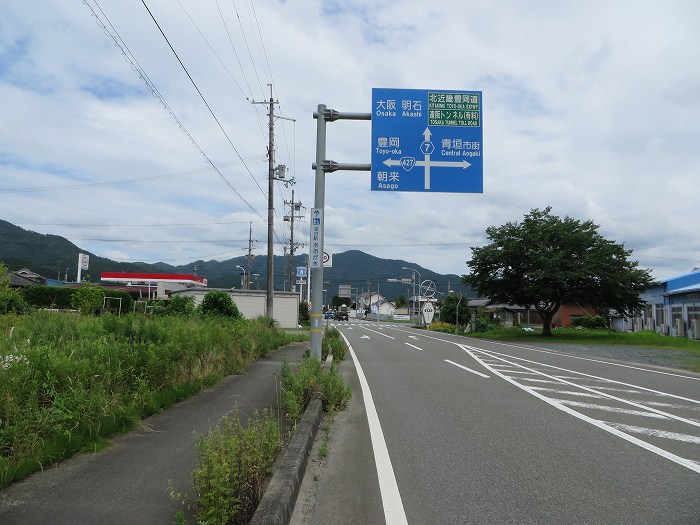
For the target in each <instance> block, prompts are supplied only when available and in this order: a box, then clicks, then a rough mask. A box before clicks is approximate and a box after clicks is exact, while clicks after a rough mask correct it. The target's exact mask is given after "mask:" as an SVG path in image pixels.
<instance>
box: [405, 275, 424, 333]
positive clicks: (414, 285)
mask: <svg viewBox="0 0 700 525" xmlns="http://www.w3.org/2000/svg"><path fill="white" fill-rule="evenodd" d="M401 269H402V270H410V271H412V272H413V297H414V300H413V305H412V306H411V317H413V310H414V309H415V303H416V301H415V297H416V274H418V280H419V282H423V278H422V277H421V276H420V272H419V271H418V270H416V269H415V268H409V267H408V266H402V267H401ZM418 294H419V297H418V315H420V311H421V307H420V302H421V301H420V284H419V285H418ZM420 324H421V326H423V321H421V323H420Z"/></svg>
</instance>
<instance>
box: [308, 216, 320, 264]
mask: <svg viewBox="0 0 700 525" xmlns="http://www.w3.org/2000/svg"><path fill="white" fill-rule="evenodd" d="M322 232H323V210H322V209H321V208H311V243H310V253H309V257H310V258H309V267H310V268H323V233H322Z"/></svg>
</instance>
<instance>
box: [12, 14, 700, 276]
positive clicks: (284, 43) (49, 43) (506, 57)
mask: <svg viewBox="0 0 700 525" xmlns="http://www.w3.org/2000/svg"><path fill="white" fill-rule="evenodd" d="M181 1H182V5H183V6H184V7H185V9H187V13H189V15H190V16H191V17H192V19H193V20H194V21H195V22H196V24H197V26H198V28H199V30H201V31H202V33H203V34H204V35H205V36H206V39H207V41H208V42H209V44H207V42H205V41H204V39H203V38H202V36H201V34H200V33H199V31H198V29H197V28H195V26H194V25H193V23H192V21H191V20H190V19H189V18H188V16H187V14H186V13H185V12H184V11H183V9H182V8H181V7H180V5H178V4H177V3H173V2H166V1H165V0H151V1H149V2H147V3H148V5H149V8H150V9H151V11H152V12H153V13H154V15H155V17H156V18H157V20H158V23H159V24H160V26H161V28H162V29H163V31H164V32H165V33H166V35H167V36H168V39H169V40H170V42H171V44H172V45H173V47H174V48H175V49H176V51H177V53H178V56H179V57H180V59H181V60H182V61H183V63H184V64H185V66H186V68H187V71H188V72H189V74H190V75H191V76H192V78H193V79H194V81H195V82H196V84H197V86H198V88H199V89H200V91H201V92H202V94H203V95H204V97H205V98H206V100H207V103H208V104H209V106H210V107H211V109H212V110H213V112H214V113H215V115H216V117H217V119H218V120H219V123H220V124H221V126H222V127H223V128H224V130H225V131H226V135H224V133H223V132H222V130H221V129H220V127H219V123H217V121H216V120H214V118H213V117H212V115H211V114H210V113H209V110H208V109H207V106H206V105H205V103H204V102H203V101H202V99H201V98H200V96H199V94H198V93H197V91H196V90H195V88H194V86H193V85H192V83H191V82H190V80H189V78H188V77H187V75H186V73H185V72H184V71H183V69H182V67H181V66H180V64H179V63H178V60H177V59H176V58H175V56H174V55H173V53H172V52H171V51H170V49H169V47H168V44H167V43H166V42H165V40H164V39H163V37H162V36H161V34H160V33H159V31H158V29H157V28H156V26H155V24H154V23H153V21H152V20H151V18H150V16H149V15H148V13H147V12H146V10H145V9H144V8H143V6H142V5H141V4H139V3H126V4H125V3H124V2H116V1H114V0H112V1H110V2H100V6H101V7H102V9H103V10H104V13H105V14H106V15H107V17H108V19H109V22H110V23H111V24H112V25H113V28H110V31H112V32H113V33H114V30H116V33H114V34H115V36H116V34H117V33H118V35H119V38H121V39H123V42H124V43H125V44H126V46H128V49H129V50H130V52H131V53H133V55H134V57H135V58H136V59H137V61H138V64H140V66H141V67H142V68H143V70H144V71H145V72H146V74H147V75H148V77H149V78H150V80H151V81H152V83H153V84H154V85H155V86H156V88H157V89H158V91H159V93H160V94H161V95H162V97H163V99H164V100H165V101H167V104H168V106H169V107H170V108H171V110H172V111H173V112H174V113H175V114H176V115H177V118H178V119H179V120H180V122H181V123H182V124H183V125H184V127H185V128H186V129H187V131H188V132H189V133H190V135H191V137H192V138H193V139H194V140H195V141H196V143H197V144H198V145H199V146H200V147H201V148H202V150H203V151H204V152H205V153H206V155H207V156H208V157H209V158H210V159H211V160H212V161H213V162H215V163H216V164H221V165H222V167H221V170H220V171H221V174H222V176H223V177H225V179H226V181H227V182H224V180H222V177H221V176H220V175H219V174H217V173H216V172H214V171H213V170H211V169H209V166H208V164H207V162H206V161H205V159H204V158H203V156H202V155H201V154H200V152H198V151H197V150H196V149H195V148H194V147H193V145H192V143H191V141H190V139H189V138H188V136H186V135H185V134H184V133H183V132H182V131H181V130H180V129H179V127H178V125H177V124H176V123H175V121H174V120H173V119H172V118H171V116H169V115H168V113H167V112H166V111H165V110H164V109H163V107H162V105H161V102H160V101H159V100H158V99H156V98H154V97H153V96H152V95H151V93H150V92H149V91H148V89H147V88H146V86H145V85H144V82H143V80H142V79H140V78H139V75H138V74H137V73H136V72H135V71H134V70H133V69H132V67H131V66H130V64H128V63H127V61H125V59H124V57H123V56H122V53H121V52H120V50H119V48H117V47H115V45H114V42H113V41H112V40H111V39H110V38H109V37H108V36H106V35H105V33H104V31H103V29H102V28H100V27H99V26H98V25H97V24H96V23H95V19H94V18H93V16H92V14H91V12H90V10H89V9H88V8H87V7H86V6H85V5H83V4H70V3H65V2H59V1H58V0H52V1H46V2H41V3H40V5H39V3H38V2H13V3H5V4H3V5H2V6H1V7H0V99H1V100H3V105H2V108H1V109H0V118H1V120H2V122H3V127H2V130H0V199H1V200H2V204H3V205H2V217H0V218H2V219H5V220H8V221H10V222H12V223H15V224H18V225H20V226H25V225H31V226H27V227H30V228H31V229H33V230H35V231H40V232H42V233H55V234H59V235H63V236H65V237H67V238H68V239H70V240H71V241H73V242H75V243H76V244H78V245H79V246H81V247H83V248H85V249H88V250H90V251H92V252H94V253H97V254H99V255H103V256H110V254H112V256H114V257H115V258H117V255H119V257H118V258H120V259H139V260H145V261H148V262H154V261H159V260H163V261H166V262H173V263H177V264H181V263H185V262H189V261H192V260H195V259H198V258H205V259H207V258H217V259H225V258H228V257H231V256H235V255H240V254H241V253H242V252H241V248H243V247H244V246H246V245H247V242H240V240H241V239H247V236H248V227H249V225H248V221H254V222H253V230H254V231H253V235H254V237H255V238H256V239H259V240H261V241H264V240H265V236H266V228H265V224H264V222H262V221H263V220H264V218H265V217H266V201H265V195H264V193H265V191H266V187H267V186H266V185H267V181H266V176H267V162H266V161H265V159H264V157H265V154H266V140H267V137H266V134H267V116H266V112H267V108H266V106H264V105H260V104H251V101H256V102H264V101H266V100H267V99H269V97H270V93H269V88H268V87H267V84H268V83H271V82H273V83H274V98H275V99H276V100H278V101H279V105H278V106H276V112H277V114H281V115H284V116H285V117H289V118H293V119H296V122H290V121H286V120H277V123H276V127H275V131H276V146H277V149H276V160H277V162H278V163H283V164H286V165H287V166H289V167H290V168H291V175H293V176H294V177H295V179H296V181H297V185H296V187H295V188H294V189H295V199H297V200H301V201H302V202H303V204H304V205H305V206H306V208H307V210H308V209H310V208H311V207H312V206H313V202H314V193H313V187H314V183H313V181H314V176H313V172H312V170H311V163H312V162H313V160H314V158H315V131H316V122H315V120H313V118H312V112H313V111H315V110H316V107H317V105H318V104H319V103H323V104H326V105H327V106H328V107H330V108H333V109H337V110H339V111H349V112H369V111H370V110H371V108H370V105H371V88H372V87H396V88H399V87H401V88H419V89H428V88H435V89H465V90H482V91H483V92H484V99H483V100H484V119H483V123H484V124H483V125H484V188H485V190H484V193H483V194H416V193H401V194H388V193H383V192H381V193H380V192H377V193H375V192H370V191H369V186H370V180H369V177H370V176H369V174H368V173H366V172H359V173H352V172H337V173H333V174H328V175H327V176H326V203H327V205H328V209H327V213H326V235H327V237H326V242H327V246H329V247H335V248H334V251H336V252H342V251H345V250H346V249H360V250H363V251H366V252H368V253H371V254H373V255H377V256H381V257H387V258H401V259H405V260H408V261H412V262H414V263H415V264H418V265H421V266H423V267H428V268H430V269H433V270H436V271H440V272H445V273H447V272H449V273H458V274H460V273H464V272H466V271H467V267H466V265H465V261H466V260H468V259H469V257H470V253H471V252H470V250H469V246H479V245H483V244H484V242H485V235H484V230H485V228H486V227H488V226H490V225H500V224H503V223H505V222H507V221H517V220H520V219H521V218H522V216H523V215H524V214H526V213H527V212H528V211H529V210H530V209H532V208H536V207H538V208H544V207H546V206H548V205H551V206H552V207H553V210H554V212H555V213H556V214H558V215H561V216H564V215H569V216H573V217H576V218H579V219H582V220H587V219H592V220H594V221H595V222H596V223H598V224H600V226H601V232H602V233H603V234H604V235H606V236H609V237H610V238H613V239H615V240H616V241H618V242H624V243H625V245H626V247H627V248H629V249H633V250H634V257H635V258H638V259H639V260H640V263H641V266H642V267H649V268H653V270H654V275H655V276H656V277H667V276H670V275H673V274H678V273H682V272H685V271H689V270H690V269H691V268H692V267H693V266H698V265H700V246H699V245H698V242H699V241H698V239H699V238H698V235H697V228H696V227H695V222H697V221H696V220H695V217H696V216H697V201H698V196H700V189H699V186H698V180H699V179H698V174H699V173H700V159H699V157H698V156H697V137H698V136H700V133H699V131H700V130H699V129H698V126H699V125H698V122H700V73H698V72H697V67H695V64H697V63H698V59H699V58H700V41H698V39H697V36H696V28H695V27H694V21H696V20H698V18H699V15H700V6H699V5H698V4H697V3H696V2H692V1H690V0H687V1H682V0H676V1H672V2H670V3H667V4H664V7H663V9H659V8H658V7H657V6H655V5H653V4H649V3H639V2H618V3H615V4H609V3H606V2H602V1H592V2H577V3H571V2H539V3H535V4H533V3H522V2H499V3H498V4H494V3H490V2H472V3H468V4H465V3H464V2H461V1H459V0H451V1H450V0H448V1H446V2H442V3H440V5H439V8H438V6H436V7H430V6H428V5H426V3H425V2H420V1H418V0H400V1H397V2H391V3H386V2H383V3H377V2H374V1H371V2H370V1H358V2H352V3H348V2H329V1H320V0H316V1H309V0H304V1H302V0H287V1H283V2H282V1H275V0H261V1H256V2H254V3H250V4H248V3H240V2H239V3H231V4H227V3H220V6H221V10H222V13H223V15H224V20H225V22H226V25H224V22H223V21H222V18H221V15H220V13H219V11H218V9H217V8H216V4H215V3H212V4H209V5H204V4H202V3H201V2H195V1H194V0H187V1H185V0H181ZM91 4H92V5H93V7H94V6H95V4H94V3H91ZM234 8H237V9H238V13H236V12H235V11H234ZM253 8H254V9H255V12H253ZM95 10H96V11H97V12H98V13H99V10H98V9H97V8H96V7H95ZM505 13H507V14H508V16H504V14H505ZM99 14H100V17H101V18H102V19H103V20H104V21H106V19H105V18H104V16H103V15H102V13H99ZM227 29H228V32H227ZM258 30H259V32H258ZM244 37H245V38H244ZM229 38H230V40H229ZM231 41H232V42H233V46H234V47H232V44H231ZM209 45H211V46H212V47H213V48H214V49H215V50H216V54H217V55H218V57H217V56H216V55H215V54H214V53H213V52H212V51H211V49H210V47H209ZM234 49H235V51H234ZM220 60H221V62H223V63H224V65H225V68H224V66H222V65H221V62H220ZM253 65H254V66H255V67H253ZM232 145H233V146H232ZM369 146H370V124H369V123H368V122H349V121H338V122H335V123H331V124H329V125H328V154H327V157H328V158H329V159H333V160H336V161H338V162H369V160H370V147H369ZM239 155H240V157H242V158H243V159H244V162H245V164H244V163H242V162H241V160H240V158H239ZM125 180H129V182H115V181H125ZM228 184H230V185H231V186H233V187H234V188H235V189H236V191H238V192H239V193H240V195H241V196H242V197H243V199H245V202H244V201H243V200H242V199H241V198H239V197H238V196H237V195H236V194H235V192H234V191H233V190H232V189H231V188H230V186H229V185H228ZM75 185H82V186H75ZM59 186H60V187H66V186H68V187H69V188H67V189H66V188H64V189H54V190H51V191H38V188H44V189H46V188H48V187H59ZM261 188H262V190H261ZM3 190H5V191H3ZM7 190H23V191H12V192H10V191H7ZM284 200H288V201H289V200H291V188H288V189H285V188H284V187H282V186H280V188H279V189H277V190H276V192H275V201H276V232H277V235H278V238H279V239H280V240H285V239H288V235H289V233H288V230H286V225H287V224H288V223H284V221H283V220H282V217H283V216H284V215H285V212H284V207H283V205H282V201H284ZM246 202H247V203H248V204H250V206H252V207H253V208H254V209H255V211H256V212H257V214H256V213H255V212H253V211H251V209H250V208H249V207H248V205H247V204H246ZM220 223H226V224H220ZM62 224H80V225H82V226H81V227H75V226H61V225H62ZM297 224H298V225H300V226H301V229H300V230H297V232H295V238H296V240H300V241H301V242H307V240H308V225H307V223H306V222H305V221H299V222H297ZM137 225H148V226H137ZM155 225H162V226H155ZM175 225H178V226H175ZM90 239H129V240H130V242H124V241H116V240H115V241H113V242H110V241H106V240H101V241H97V240H90ZM178 239H179V240H181V241H183V242H180V243H177V242H164V241H176V240H178ZM195 239H199V240H202V241H204V240H206V241H210V242H207V243H204V242H202V243H189V242H184V241H191V240H195ZM222 241H227V242H222ZM258 247H259V249H258V250H257V252H258V253H261V254H263V253H265V250H264V242H261V243H258ZM276 253H280V254H281V253H282V249H281V247H280V246H279V245H278V246H276ZM209 256H211V257H209ZM188 258H189V259H188Z"/></svg>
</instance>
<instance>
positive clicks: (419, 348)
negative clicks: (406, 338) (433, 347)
mask: <svg viewBox="0 0 700 525" xmlns="http://www.w3.org/2000/svg"><path fill="white" fill-rule="evenodd" d="M404 344H406V345H408V346H410V347H413V348H415V349H416V350H420V351H421V352H422V351H423V349H422V348H421V347H419V346H416V345H412V344H411V343H404Z"/></svg>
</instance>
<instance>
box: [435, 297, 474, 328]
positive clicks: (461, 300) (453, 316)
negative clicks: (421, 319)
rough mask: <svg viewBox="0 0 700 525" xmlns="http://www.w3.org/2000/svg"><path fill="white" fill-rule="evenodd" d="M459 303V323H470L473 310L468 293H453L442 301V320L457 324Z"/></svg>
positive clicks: (462, 324)
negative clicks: (470, 306)
mask: <svg viewBox="0 0 700 525" xmlns="http://www.w3.org/2000/svg"><path fill="white" fill-rule="evenodd" d="M458 305H459V324H460V325H461V326H464V325H466V324H468V323H469V320H470V316H471V312H470V310H469V299H468V298H467V296H466V295H463V294H456V293H451V294H449V295H448V296H447V297H445V299H443V301H442V305H441V307H440V321H443V322H445V323H450V324H454V325H456V324H457V317H458V316H457V307H458Z"/></svg>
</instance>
